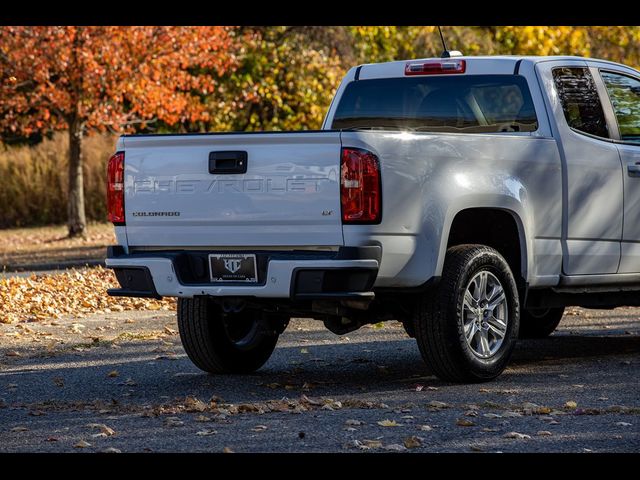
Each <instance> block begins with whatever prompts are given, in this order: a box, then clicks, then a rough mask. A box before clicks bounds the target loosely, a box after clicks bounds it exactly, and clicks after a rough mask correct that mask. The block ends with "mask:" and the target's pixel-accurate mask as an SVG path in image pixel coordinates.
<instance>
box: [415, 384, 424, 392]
mask: <svg viewBox="0 0 640 480" xmlns="http://www.w3.org/2000/svg"><path fill="white" fill-rule="evenodd" d="M423 389H424V385H416V392H421V391H422V390H423Z"/></svg>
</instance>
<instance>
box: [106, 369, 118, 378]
mask: <svg viewBox="0 0 640 480" xmlns="http://www.w3.org/2000/svg"><path fill="white" fill-rule="evenodd" d="M118 375H120V373H118V371H117V370H111V371H110V372H109V373H107V377H111V378H114V377H117V376H118Z"/></svg>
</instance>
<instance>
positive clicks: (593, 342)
mask: <svg viewBox="0 0 640 480" xmlns="http://www.w3.org/2000/svg"><path fill="white" fill-rule="evenodd" d="M176 330H177V326H176V321H175V315H174V314H173V313H172V312H164V311H155V312H117V313H114V312H111V313H103V314H96V315H90V316H87V317H86V318H80V319H77V318H76V319H72V318H67V319H60V320H55V321H50V322H44V323H22V324H12V325H2V324H0V452H102V451H112V452H222V451H232V452H396V451H398V452H585V453H589V452H639V451H640V381H639V376H640V357H639V355H638V354H639V353H640V309H636V308H620V309H616V310H610V311H594V310H582V309H569V310H568V312H567V315H566V316H565V318H564V319H563V322H562V323H561V325H560V328H559V329H558V331H557V332H556V333H554V334H553V336H551V337H550V338H548V339H544V340H527V341H521V342H519V344H518V346H517V349H516V352H515V354H514V357H513V359H512V362H511V364H510V366H509V368H508V369H507V370H506V371H505V373H504V374H503V375H502V376H501V377H499V378H498V379H497V380H495V381H492V382H489V383H484V384H473V385H456V384H450V383H445V382H442V381H440V380H438V379H437V378H435V377H434V376H433V375H432V374H431V373H430V372H429V370H428V367H427V366H425V364H424V363H423V361H422V359H421V357H420V354H419V352H418V349H417V346H416V344H415V341H414V340H413V339H411V338H409V337H408V336H407V335H406V334H405V333H404V330H403V328H402V326H401V325H400V324H398V323H396V322H387V323H386V324H385V326H384V327H383V328H374V327H372V326H369V327H365V328H363V329H361V330H359V331H356V332H352V333H350V334H348V335H346V336H342V337H338V336H335V335H333V334H332V333H330V332H328V331H326V330H325V329H324V328H323V326H322V323H320V322H316V321H313V320H305V319H294V320H293V321H292V322H291V324H290V326H289V328H288V329H287V331H286V332H285V333H284V334H283V335H282V336H281V337H280V340H279V343H278V347H277V349H276V351H275V353H274V355H273V356H272V358H271V359H270V360H269V362H268V363H267V364H266V365H265V366H264V367H263V368H262V369H260V370H259V371H258V372H256V373H255V374H252V375H246V376H212V375H207V374H205V373H203V372H201V371H199V370H198V369H197V368H196V367H194V366H193V365H192V364H191V363H190V361H189V360H188V358H187V357H186V355H185V354H184V351H183V350H182V347H181V346H180V340H179V337H178V335H177V332H176Z"/></svg>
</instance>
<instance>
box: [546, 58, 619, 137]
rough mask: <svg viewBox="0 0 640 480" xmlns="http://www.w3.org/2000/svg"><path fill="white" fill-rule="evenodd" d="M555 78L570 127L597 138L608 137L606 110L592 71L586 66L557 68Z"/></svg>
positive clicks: (554, 72)
mask: <svg viewBox="0 0 640 480" xmlns="http://www.w3.org/2000/svg"><path fill="white" fill-rule="evenodd" d="M553 80H554V82H555V85H556V90H557V91H558V95H559V97H560V103H561V104H562V110H563V111H564V117H565V119H566V120H567V123H568V124H569V126H570V127H571V128H572V129H574V130H578V131H580V132H584V133H588V134H590V135H595V136H596V137H602V138H609V131H608V129H607V122H606V120H605V117H604V110H603V109H602V104H601V103H600V97H599V96H598V91H597V89H596V85H595V82H594V81H593V77H592V76H591V73H590V72H589V70H588V69H587V68H586V67H561V68H554V69H553Z"/></svg>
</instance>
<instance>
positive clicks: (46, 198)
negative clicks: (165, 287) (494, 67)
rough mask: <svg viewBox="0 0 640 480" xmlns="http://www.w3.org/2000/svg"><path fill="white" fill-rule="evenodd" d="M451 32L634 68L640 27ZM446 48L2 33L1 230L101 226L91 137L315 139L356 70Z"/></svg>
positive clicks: (109, 31) (450, 33) (232, 33)
mask: <svg viewBox="0 0 640 480" xmlns="http://www.w3.org/2000/svg"><path fill="white" fill-rule="evenodd" d="M443 30H444V33H445V35H446V38H447V42H448V44H449V47H450V48H453V49H459V50H461V51H462V52H463V53H464V54H467V55H495V54H513V55H584V56H592V57H600V58H605V59H610V60H614V61H619V62H622V63H626V64H628V65H631V66H635V67H638V66H640V27H567V26H564V27H563V26H534V27H511V26H503V27H444V29H443ZM441 49H442V48H441V45H440V39H439V37H438V34H437V30H436V27H433V26H423V27H418V26H402V27H399V26H378V27H375V26H337V27H300V26H297V27H286V26H273V27H0V143H1V144H2V146H1V147H0V177H1V178H2V180H1V183H0V203H2V204H3V206H4V214H3V217H0V227H9V226H14V225H29V224H40V223H51V222H60V221H64V219H65V217H66V219H67V223H68V226H69V233H70V235H82V234H83V232H84V228H85V225H86V222H87V215H86V214H85V212H86V213H87V214H88V218H89V219H90V220H91V219H95V220H103V219H104V215H105V213H104V166H105V162H106V158H107V157H108V155H109V153H110V151H109V150H110V149H111V148H113V147H112V145H113V143H112V141H104V136H102V137H100V138H102V139H103V140H97V139H96V138H93V139H89V146H90V148H89V149H87V148H86V142H85V139H86V138H87V137H91V136H92V134H94V133H102V134H111V135H115V134H118V133H122V132H141V133H169V132H199V131H224V130H243V131H244V130H246V131H253V130H298V129H317V128H319V127H320V125H321V123H322V119H323V116H324V114H325V112H326V110H327V107H328V105H329V103H330V101H331V98H332V96H333V93H334V91H335V89H336V87H337V86H338V84H339V82H340V80H341V78H342V76H343V75H344V73H345V72H346V70H347V69H349V68H350V67H352V66H354V65H357V64H361V63H371V62H380V61H390V60H401V59H410V58H421V57H430V56H438V55H439V53H440V51H441ZM57 131H64V132H66V133H65V136H66V139H61V138H60V134H57V135H56V132H57ZM94 137H95V136H94ZM24 145H30V147H29V149H28V150H26V151H25V147H24ZM43 182H44V184H43ZM85 192H86V193H85ZM85 198H86V201H85Z"/></svg>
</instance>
